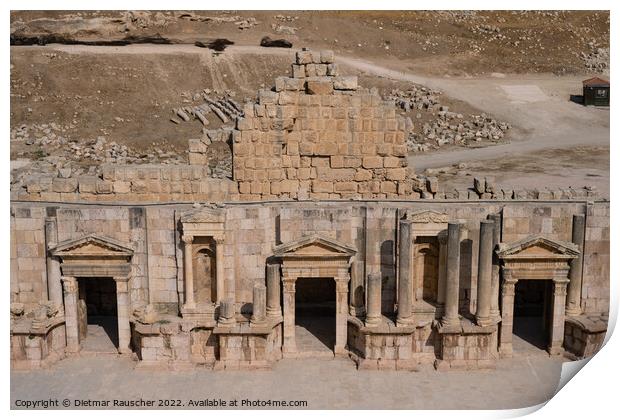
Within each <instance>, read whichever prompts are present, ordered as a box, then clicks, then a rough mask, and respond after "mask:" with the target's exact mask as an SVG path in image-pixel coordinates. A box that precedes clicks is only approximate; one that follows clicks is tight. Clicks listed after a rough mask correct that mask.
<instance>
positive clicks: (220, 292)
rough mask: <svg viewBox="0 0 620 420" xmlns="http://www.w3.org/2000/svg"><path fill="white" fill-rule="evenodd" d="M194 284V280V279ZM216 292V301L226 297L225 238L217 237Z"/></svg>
mask: <svg viewBox="0 0 620 420" xmlns="http://www.w3.org/2000/svg"><path fill="white" fill-rule="evenodd" d="M192 285H193V281H192ZM215 285H216V286H215V287H216V289H215V292H216V297H215V299H216V303H219V302H221V301H222V299H224V296H225V295H224V238H215Z"/></svg>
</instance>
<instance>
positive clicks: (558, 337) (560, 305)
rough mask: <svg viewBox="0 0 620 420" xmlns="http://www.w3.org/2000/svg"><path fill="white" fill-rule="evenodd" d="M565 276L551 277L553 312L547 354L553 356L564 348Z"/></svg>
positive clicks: (566, 282)
mask: <svg viewBox="0 0 620 420" xmlns="http://www.w3.org/2000/svg"><path fill="white" fill-rule="evenodd" d="M568 281H569V280H568V278H567V277H564V276H562V277H558V278H555V279H553V312H552V315H551V317H552V319H551V332H550V337H549V348H548V351H549V354H550V355H552V356H554V355H558V354H562V352H563V351H564V348H563V347H562V346H563V344H564V321H565V319H566V286H567V284H568Z"/></svg>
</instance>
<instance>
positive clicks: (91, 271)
mask: <svg viewBox="0 0 620 420" xmlns="http://www.w3.org/2000/svg"><path fill="white" fill-rule="evenodd" d="M50 252H51V254H52V256H54V257H57V258H59V259H60V261H61V262H60V270H61V272H62V277H61V281H62V287H63V294H64V311H65V327H66V334H67V348H66V351H67V352H68V353H78V352H79V351H80V339H79V332H78V295H79V294H78V282H77V278H78V277H91V278H92V277H110V278H112V279H114V281H115V282H116V305H117V320H118V351H119V353H131V349H130V348H129V343H130V341H131V328H130V325H129V314H130V299H129V280H130V279H131V258H132V256H133V250H132V249H130V248H129V247H127V246H126V245H123V244H121V243H120V242H118V241H115V240H113V239H110V238H105V237H102V236H99V235H88V236H85V237H82V238H79V239H75V240H70V241H65V242H61V243H59V244H58V246H56V248H54V249H52V250H51V251H50Z"/></svg>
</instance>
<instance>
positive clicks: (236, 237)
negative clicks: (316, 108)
mask: <svg viewBox="0 0 620 420" xmlns="http://www.w3.org/2000/svg"><path fill="white" fill-rule="evenodd" d="M191 208H192V206H191V205H180V204H177V205H149V206H124V205H105V204H101V205H97V206H92V205H77V204H73V205H72V204H65V205H63V206H57V207H56V206H46V205H44V204H37V203H13V205H12V207H11V279H10V281H11V302H19V303H24V304H25V305H26V311H28V310H30V309H32V308H33V307H34V306H36V304H37V303H39V302H42V301H45V300H47V283H46V281H47V280H46V279H47V277H46V264H45V251H44V243H45V241H44V236H45V233H44V232H45V229H44V224H45V217H46V216H49V217H54V215H55V217H56V218H57V226H58V240H59V241H64V240H69V239H78V238H80V237H83V236H85V235H87V234H90V233H97V234H99V235H102V236H106V237H109V238H112V239H116V240H118V241H121V242H123V243H126V244H128V246H130V247H131V248H132V249H133V250H134V256H133V260H132V273H133V274H132V279H131V281H130V285H129V286H130V293H131V296H130V297H131V304H132V308H136V307H138V306H140V305H144V304H147V303H152V304H154V305H155V306H156V307H157V308H158V311H164V312H168V313H171V314H176V313H177V311H178V307H179V304H180V303H181V302H183V299H184V295H183V286H184V279H183V252H182V250H183V244H182V241H181V240H180V230H179V223H178V220H179V217H180V214H181V213H183V212H184V211H187V210H189V209H191ZM223 209H224V213H225V240H224V244H223V251H224V252H223V253H224V287H225V293H226V297H229V298H232V299H234V300H235V301H236V303H237V305H238V307H239V308H241V310H242V311H245V312H249V311H250V308H251V305H250V303H251V302H252V288H253V285H254V284H255V283H262V284H264V283H265V277H266V275H265V264H266V263H267V262H268V260H269V258H270V257H271V256H272V255H273V248H274V247H275V246H277V245H280V244H282V243H286V242H289V241H292V240H295V239H299V238H301V237H302V236H304V235H307V234H311V233H317V232H318V233H322V234H324V235H326V236H329V237H332V238H335V239H336V240H338V241H341V242H344V243H347V244H350V245H352V246H353V247H355V248H356V249H357V254H356V256H355V257H354V258H356V259H359V260H362V261H365V273H363V274H364V275H365V274H368V273H371V272H380V273H381V274H382V311H383V312H384V313H386V314H388V313H392V312H393V311H394V305H395V301H396V269H395V267H396V261H397V255H396V252H397V249H396V244H397V235H398V232H397V221H398V220H399V218H400V217H402V215H403V214H404V212H406V211H414V210H435V211H439V212H441V213H445V214H446V215H447V216H448V218H449V219H450V220H460V221H461V222H462V225H463V229H462V235H461V267H460V268H461V269H460V302H461V310H462V311H463V312H464V313H467V312H471V313H473V312H474V311H475V304H476V302H475V299H476V284H477V263H478V235H479V224H480V221H481V220H483V219H486V217H487V215H488V214H499V213H501V214H502V215H503V238H502V240H503V241H505V242H506V241H514V240H517V239H521V238H523V237H525V236H527V235H530V234H536V233H543V234H545V235H547V236H549V237H550V238H552V239H558V240H563V241H570V237H571V229H572V226H571V224H572V216H573V214H586V227H587V230H586V241H585V254H584V264H583V265H584V276H583V295H582V306H583V308H584V309H585V311H586V313H589V314H600V313H601V312H606V311H607V308H608V303H609V258H610V256H609V217H608V214H609V213H608V211H609V203H608V202H594V203H591V204H588V203H587V202H551V201H550V202H524V201H520V202H516V201H499V200H492V201H475V202H469V201H467V202H449V201H439V200H417V201H407V202H400V201H395V202H366V201H359V202H357V201H356V202H337V201H333V202H317V203H312V202H287V203H286V204H285V205H284V204H283V203H282V202H276V203H255V204H252V203H229V204H226V205H225V206H224V207H223ZM586 212H587V213H586ZM28 305H30V307H28ZM420 339H421V340H422V339H423V338H422V337H421V338H420ZM429 351H430V349H429Z"/></svg>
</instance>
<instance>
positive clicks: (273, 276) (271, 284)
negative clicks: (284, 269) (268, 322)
mask: <svg viewBox="0 0 620 420" xmlns="http://www.w3.org/2000/svg"><path fill="white" fill-rule="evenodd" d="M281 315H282V308H280V264H267V316H268V317H270V318H278V317H280V316H281Z"/></svg>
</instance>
